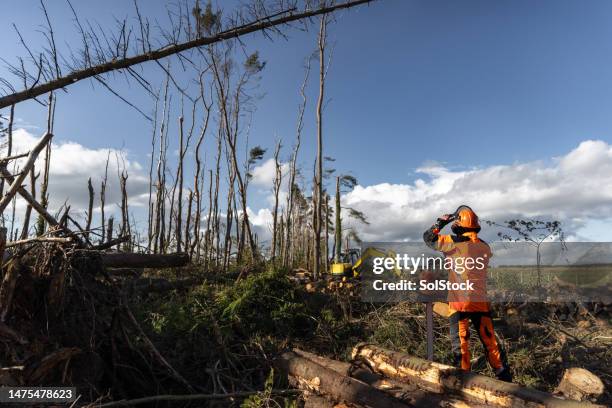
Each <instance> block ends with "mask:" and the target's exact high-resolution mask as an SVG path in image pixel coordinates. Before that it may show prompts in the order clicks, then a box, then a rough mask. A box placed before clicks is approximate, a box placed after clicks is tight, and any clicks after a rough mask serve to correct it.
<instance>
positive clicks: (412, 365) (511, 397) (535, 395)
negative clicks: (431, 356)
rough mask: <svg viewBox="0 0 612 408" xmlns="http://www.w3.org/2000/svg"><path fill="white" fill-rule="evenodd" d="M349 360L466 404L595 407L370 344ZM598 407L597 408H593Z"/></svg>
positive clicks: (363, 345)
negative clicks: (467, 402) (461, 398)
mask: <svg viewBox="0 0 612 408" xmlns="http://www.w3.org/2000/svg"><path fill="white" fill-rule="evenodd" d="M353 359H356V360H361V361H364V362H365V363H366V364H367V365H368V366H369V367H370V368H371V369H372V370H373V371H375V372H377V373H380V374H382V375H385V376H387V377H389V378H393V379H396V380H399V381H402V382H408V383H414V384H418V385H419V386H420V387H423V388H425V389H428V390H430V391H434V392H438V393H443V394H450V395H458V396H461V397H463V398H465V399H467V400H469V401H473V402H477V403H482V404H487V405H493V406H501V407H530V408H531V407H534V408H535V407H542V408H543V407H548V408H576V407H591V408H592V407H596V406H597V405H592V404H588V403H581V402H577V401H569V400H563V399H560V398H557V397H555V396H553V395H552V394H549V393H546V392H542V391H537V390H534V389H531V388H527V387H522V386H520V385H518V384H512V383H507V382H503V381H499V380H496V379H493V378H489V377H485V376H483V375H478V374H474V373H464V372H462V371H461V370H459V369H457V368H455V367H451V366H448V365H445V364H440V363H436V362H433V361H428V360H423V359H421V358H418V357H414V356H411V355H408V354H405V353H398V352H394V351H391V350H387V349H384V348H382V347H378V346H375V345H372V344H359V345H357V346H355V348H354V349H353ZM597 407H599V406H597Z"/></svg>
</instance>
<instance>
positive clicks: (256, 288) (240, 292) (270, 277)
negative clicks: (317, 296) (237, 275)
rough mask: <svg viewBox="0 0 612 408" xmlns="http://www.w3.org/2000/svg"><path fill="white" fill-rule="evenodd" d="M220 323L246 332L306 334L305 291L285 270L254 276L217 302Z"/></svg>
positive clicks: (219, 296)
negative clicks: (297, 285)
mask: <svg viewBox="0 0 612 408" xmlns="http://www.w3.org/2000/svg"><path fill="white" fill-rule="evenodd" d="M216 303H217V307H219V310H220V312H221V313H220V320H221V322H222V323H223V324H224V325H231V326H232V328H233V330H236V331H240V332H242V333H249V334H251V335H252V334H257V333H269V334H275V333H276V334H282V335H285V336H289V337H290V336H293V335H298V334H304V333H305V332H306V331H307V330H308V328H309V323H308V316H307V313H306V306H305V303H304V299H303V292H302V291H301V290H299V289H298V288H297V287H296V286H294V285H293V284H292V283H291V281H290V280H289V279H288V278H287V276H286V273H285V272H284V271H281V270H275V269H272V270H269V271H267V272H264V273H260V274H253V275H250V276H249V277H247V279H245V280H243V281H241V282H239V283H237V284H236V285H235V286H234V287H232V288H227V289H225V290H223V291H222V292H221V293H220V294H219V295H218V297H217V299H216Z"/></svg>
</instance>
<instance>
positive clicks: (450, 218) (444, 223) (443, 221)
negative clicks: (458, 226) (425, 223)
mask: <svg viewBox="0 0 612 408" xmlns="http://www.w3.org/2000/svg"><path fill="white" fill-rule="evenodd" d="M453 219H454V218H453V216H452V215H451V214H446V215H445V216H444V217H441V218H438V220H437V221H436V223H435V224H434V225H435V226H436V227H437V228H438V229H439V230H441V229H442V228H444V227H445V226H447V225H448V224H450V223H451V222H452V221H453Z"/></svg>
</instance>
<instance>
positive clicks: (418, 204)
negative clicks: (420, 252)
mask: <svg viewBox="0 0 612 408" xmlns="http://www.w3.org/2000/svg"><path fill="white" fill-rule="evenodd" d="M417 171H418V172H419V173H422V174H424V175H425V176H426V177H425V179H418V180H416V181H415V182H414V183H411V184H389V183H382V184H377V185H372V186H367V187H364V186H357V187H356V188H355V189H354V190H353V191H352V192H350V193H348V194H346V195H345V196H343V205H345V206H349V207H353V208H355V209H358V210H360V211H363V212H364V213H365V214H366V216H367V218H368V221H369V222H370V225H367V226H363V225H358V224H356V228H357V229H358V231H359V232H360V234H361V237H362V238H363V239H365V240H370V241H375V240H401V239H420V236H421V233H422V231H424V229H425V228H427V227H428V226H429V225H431V224H432V223H433V222H434V221H435V219H436V218H437V217H438V216H439V215H441V214H444V213H448V212H452V211H453V210H454V209H455V208H456V207H457V206H459V205H461V204H467V205H470V206H471V207H472V208H473V209H474V210H475V211H476V212H477V213H478V214H479V215H480V216H481V218H484V219H489V220H497V221H503V220H505V219H508V218H511V217H540V218H544V219H557V220H560V221H562V222H563V225H564V226H565V229H566V231H569V232H570V233H572V232H576V231H577V230H580V229H581V228H582V230H581V231H580V234H582V236H576V237H575V238H581V239H583V238H588V237H585V235H588V229H587V230H584V227H585V223H586V222H587V220H592V219H609V218H610V217H611V216H612V183H610V181H609V177H610V174H612V146H611V145H609V144H608V143H606V142H603V141H594V140H588V141H584V142H582V143H580V145H579V146H578V147H577V148H576V149H574V150H572V151H571V152H569V153H568V154H567V155H565V156H563V157H559V158H553V159H552V161H549V162H548V163H545V162H530V163H517V164H512V165H499V166H490V167H485V168H476V169H472V170H465V171H452V170H449V169H447V168H444V167H442V166H438V165H433V166H427V167H421V168H419V169H418V170H417ZM610 236H611V237H612V234H611V235H610Z"/></svg>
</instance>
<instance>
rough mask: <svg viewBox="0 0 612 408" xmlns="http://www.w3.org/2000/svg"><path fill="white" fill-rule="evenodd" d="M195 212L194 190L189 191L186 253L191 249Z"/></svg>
mask: <svg viewBox="0 0 612 408" xmlns="http://www.w3.org/2000/svg"><path fill="white" fill-rule="evenodd" d="M192 211H193V190H191V189H189V195H188V196H187V220H186V222H185V240H184V242H185V251H186V252H187V251H188V250H189V248H191V239H190V238H191V217H192Z"/></svg>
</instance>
